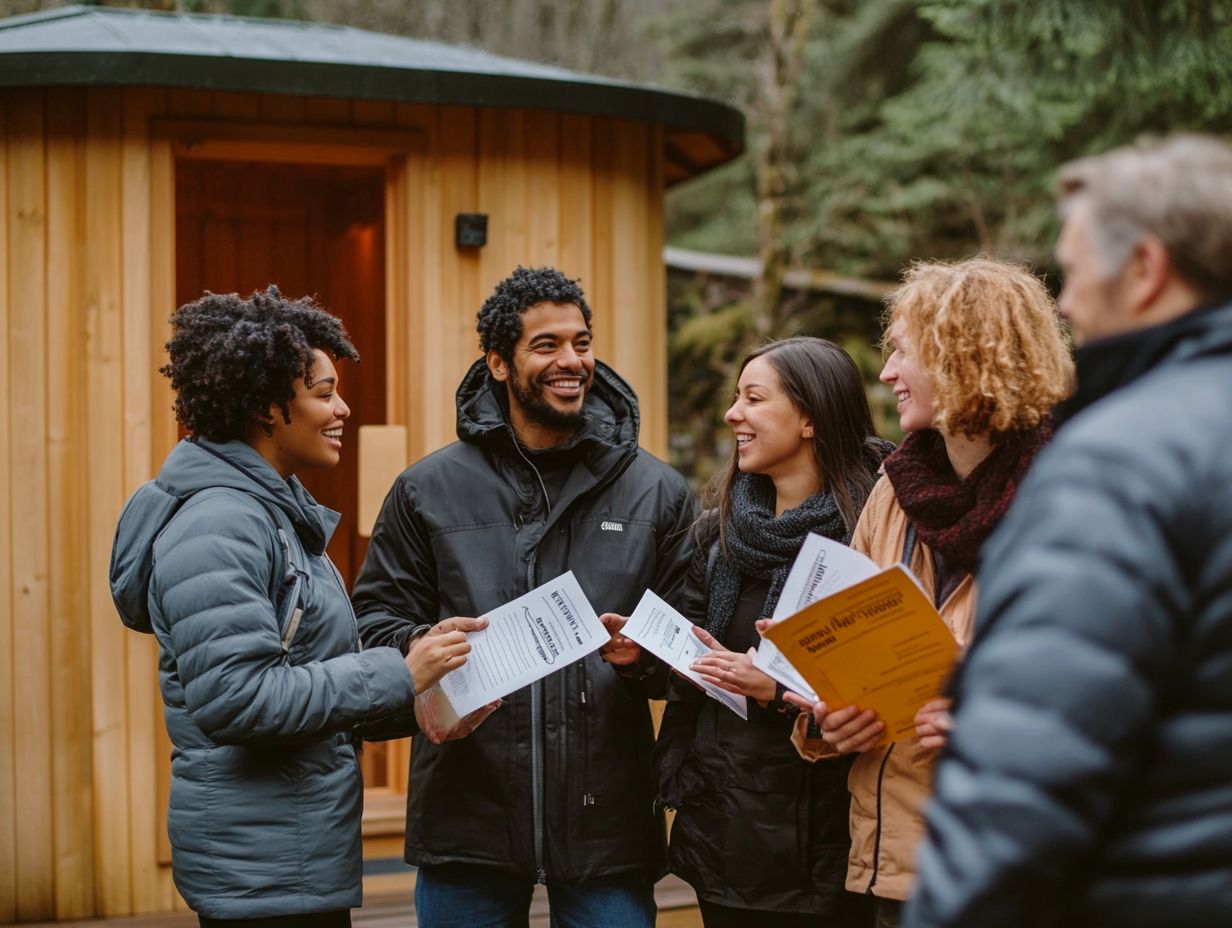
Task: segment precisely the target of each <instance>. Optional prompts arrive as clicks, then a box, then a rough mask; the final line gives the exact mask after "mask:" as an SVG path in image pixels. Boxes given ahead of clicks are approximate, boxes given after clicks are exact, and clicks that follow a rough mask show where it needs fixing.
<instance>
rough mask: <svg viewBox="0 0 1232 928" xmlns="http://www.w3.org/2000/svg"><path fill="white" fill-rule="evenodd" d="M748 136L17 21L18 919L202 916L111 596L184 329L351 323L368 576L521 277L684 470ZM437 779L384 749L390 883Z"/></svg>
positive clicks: (3, 363) (475, 71)
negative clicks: (260, 291)
mask: <svg viewBox="0 0 1232 928" xmlns="http://www.w3.org/2000/svg"><path fill="white" fill-rule="evenodd" d="M742 145H743V122H742V119H741V117H740V115H739V114H738V113H737V112H736V111H734V110H732V109H730V108H728V107H726V106H723V105H721V104H718V103H715V102H712V101H708V100H703V99H698V98H694V97H689V96H684V95H681V94H675V93H668V92H666V91H663V90H659V89H656V88H651V87H643V86H637V85H633V84H628V83H623V82H619V81H613V80H608V79H605V78H599V77H594V76H589V75H583V74H575V73H571V72H566V71H562V70H560V69H557V68H552V67H548V66H544V65H539V64H534V63H530V62H525V61H515V60H510V59H504V58H499V57H496V56H493V55H489V54H486V53H483V52H480V51H476V50H474V49H468V48H458V47H451V46H447V45H442V44H439V43H433V42H426V41H414V40H410V39H406V38H401V37H396V36H389V35H378V34H373V33H368V32H362V31H358V30H355V29H347V28H341V27H336V26H328V25H320V24H304V23H298V22H274V21H263V20H249V19H238V18H231V17H210V16H191V15H177V14H165V13H153V12H144V11H135V10H126V9H125V10H122V9H108V8H95V7H89V8H65V9H59V10H54V11H50V12H46V13H40V14H35V15H31V16H22V17H14V18H11V19H6V20H0V371H3V373H4V376H5V378H6V386H5V389H4V390H3V395H2V397H0V411H2V413H3V415H2V417H0V423H2V424H0V445H2V448H3V453H0V527H2V528H3V532H2V533H0V590H2V591H3V595H4V600H3V605H2V607H0V642H3V647H2V649H0V923H2V922H13V921H25V920H35V919H65V918H79V917H88V916H102V915H120V914H126V913H142V912H157V911H167V910H171V909H174V908H176V907H177V906H182V903H181V902H180V901H179V900H178V898H177V896H176V893H175V890H174V888H173V886H172V882H171V875H170V866H169V861H170V855H169V846H168V842H167V839H166V834H165V821H164V809H165V804H166V791H167V779H168V768H169V756H168V755H169V748H168V745H167V742H166V738H165V735H164V732H163V725H162V713H161V701H160V699H159V695H158V690H157V684H156V674H155V645H154V641H153V639H152V638H150V637H146V636H142V635H138V634H136V633H133V632H130V631H127V630H125V629H124V628H123V627H122V626H121V624H120V622H119V620H118V618H117V616H116V614H115V611H114V609H113V607H112V604H111V599H110V595H109V593H108V587H107V562H108V554H109V550H110V546H111V540H112V534H113V531H114V528H115V523H116V517H117V515H118V513H119V511H120V507H121V505H122V504H123V502H124V500H125V499H126V498H127V496H128V494H129V493H130V492H131V491H132V490H133V489H134V488H135V487H136V486H137V485H138V484H139V483H141V482H142V481H144V480H146V479H148V478H149V477H151V476H152V475H153V473H154V472H155V470H156V468H157V467H158V465H159V464H160V463H161V461H162V459H163V457H164V456H165V455H166V453H167V452H168V450H169V449H170V448H171V446H172V445H173V444H174V442H175V441H176V440H177V436H178V431H177V425H176V422H175V420H174V417H173V415H172V411H171V394H170V391H169V389H168V387H167V384H166V383H165V382H164V379H163V378H162V377H161V376H160V375H159V374H158V373H157V369H158V367H159V366H160V365H161V364H162V363H163V358H164V351H163V344H164V342H165V341H166V336H167V317H168V315H169V313H170V312H171V310H172V309H173V308H174V307H175V306H177V305H178V304H180V303H183V302H185V301H187V300H190V299H193V298H195V297H196V296H198V295H200V293H201V292H202V291H203V290H205V289H209V290H214V291H220V292H227V291H233V290H234V291H239V292H241V293H247V292H250V291H252V290H254V289H256V288H261V287H264V286H266V285H267V284H269V283H271V282H274V283H277V284H278V285H279V286H280V288H281V289H282V291H283V292H284V293H286V294H288V295H296V296H298V295H300V294H304V293H315V294H318V295H319V297H320V300H321V302H322V303H323V304H324V305H326V306H327V307H329V308H331V309H332V310H333V311H334V312H336V313H337V314H339V315H340V316H342V318H343V319H344V320H345V322H346V324H347V326H348V327H349V329H350V330H351V332H352V333H353V335H354V337H355V341H356V343H357V346H358V347H359V350H360V352H361V353H362V355H363V363H362V364H361V365H358V366H357V365H350V366H347V367H346V368H345V369H344V371H343V375H344V377H345V378H346V381H345V383H346V393H347V398H348V400H349V401H350V403H351V406H352V409H353V410H354V414H353V417H352V423H353V424H359V425H361V426H362V425H367V426H386V427H387V428H385V429H380V428H376V429H372V430H370V431H369V432H368V434H370V435H371V436H372V442H371V443H370V444H371V447H369V448H368V449H367V451H368V454H369V457H370V458H371V460H369V461H365V460H364V454H365V451H364V449H362V448H361V449H356V448H355V446H354V445H353V444H352V445H351V446H349V447H348V449H347V451H346V453H345V455H344V462H345V463H344V464H343V465H342V466H341V467H339V468H338V469H337V471H336V472H334V473H332V474H330V475H328V477H327V478H325V479H322V480H319V481H316V482H314V483H313V484H312V489H313V491H314V492H315V493H316V494H317V496H318V498H320V499H322V500H323V501H324V502H326V503H327V504H328V505H330V506H332V507H334V508H335V509H338V510H340V511H341V512H343V513H344V514H345V521H344V523H343V527H342V529H341V530H340V531H339V533H338V535H337V537H336V544H335V546H334V548H333V554H334V555H335V560H336V561H337V563H338V564H339V566H340V567H341V569H342V570H343V571H344V572H345V573H346V574H347V575H348V576H353V575H354V571H355V569H356V567H357V565H358V564H359V562H360V560H361V559H362V556H363V551H364V544H365V539H364V537H363V532H362V529H363V525H362V524H361V523H360V522H359V520H357V518H356V513H357V512H358V511H359V508H360V507H359V506H358V504H357V497H358V495H359V489H360V483H361V480H360V473H361V471H364V472H365V473H367V472H368V471H367V470H365V468H375V472H376V473H378V474H385V475H386V479H387V478H388V475H390V474H392V472H395V471H396V470H397V469H399V468H400V467H401V466H403V465H404V464H406V463H408V462H410V461H412V460H415V459H417V458H418V457H420V456H421V455H423V454H425V453H426V452H429V451H431V450H433V449H435V448H437V447H439V446H441V445H443V444H445V443H447V442H449V441H451V440H452V439H453V437H454V406H453V395H454V390H455V388H456V386H457V384H458V382H459V380H460V378H461V375H462V373H463V372H464V371H465V370H466V368H467V366H468V365H469V364H470V363H471V362H472V361H473V360H474V359H475V358H477V357H478V355H479V351H478V343H477V336H476V334H475V330H474V320H475V313H476V311H477V309H478V307H479V305H480V303H481V302H482V300H483V299H484V297H485V296H486V295H487V293H488V292H490V290H491V288H492V286H493V285H494V284H495V283H496V282H497V281H498V280H500V279H501V278H503V277H504V276H506V275H507V274H508V273H509V271H511V270H512V269H513V267H514V266H516V265H518V264H525V265H540V264H550V265H555V266H557V267H560V268H561V269H563V270H564V271H566V272H567V273H568V274H569V275H570V276H574V277H579V278H581V281H582V284H583V286H584V288H585V289H586V292H587V295H588V297H589V299H590V302H591V304H592V306H593V307H594V308H595V330H596V349H597V353H598V354H599V356H600V357H601V358H602V359H604V360H605V361H607V362H609V363H611V364H612V365H613V366H614V367H615V368H616V369H617V370H619V371H620V372H621V373H623V374H624V375H625V376H626V377H627V378H628V379H629V380H630V381H631V382H632V383H633V385H634V387H635V388H636V389H637V391H638V393H639V395H640V397H641V402H642V415H643V419H642V422H643V426H642V428H643V431H642V438H643V443H644V444H645V445H646V447H648V448H649V449H650V450H652V451H655V452H657V453H659V454H663V453H664V452H665V451H666V439H667V423H666V421H665V417H666V407H667V404H666V379H667V367H666V348H665V343H666V338H667V329H666V318H665V314H666V310H665V282H664V281H665V277H664V273H665V272H664V264H663V245H664V239H663V196H664V189H665V188H666V187H667V186H669V185H671V184H674V183H678V182H681V181H684V180H687V179H688V178H690V177H692V176H695V175H696V174H698V173H700V172H702V171H705V170H707V169H708V168H710V167H713V166H715V165H718V164H721V163H723V162H725V161H727V160H729V159H731V158H733V157H735V156H736V155H737V154H738V153H739V152H740V151H741V148H742ZM475 216H480V217H486V223H487V228H486V238H485V236H484V235H483V234H481V233H480V230H478V229H477V228H476V222H475V220H474V217H475ZM481 221H482V220H481ZM398 427H400V428H401V430H399V428H398ZM361 444H362V442H361ZM373 449H378V450H379V452H380V453H379V454H377V452H376V451H374V450H373ZM378 457H379V458H380V460H379V461H376V458H378ZM391 467H392V470H391V469H390V468H391ZM384 489H385V487H383V486H381V487H377V488H376V489H375V490H374V489H373V487H372V486H369V487H368V490H367V491H366V492H367V494H368V497H372V496H373V494H374V493H376V495H377V496H378V497H379V496H380V495H383V492H384ZM368 508H369V509H370V508H371V502H370V500H369V504H368ZM407 759H408V749H407V747H406V746H405V745H394V746H392V747H389V748H383V749H382V748H377V749H373V750H370V751H368V752H366V754H365V777H366V783H367V787H368V789H367V809H368V811H367V814H366V816H365V826H364V827H365V853H366V856H367V857H368V858H369V862H370V863H372V864H373V865H374V866H373V867H372V871H373V872H377V871H379V870H381V866H379V865H380V864H381V863H382V862H385V863H388V864H389V865H390V866H394V864H393V863H392V862H393V861H396V860H397V859H398V858H400V857H401V844H402V834H401V832H402V827H403V826H402V818H403V811H404V801H405V800H404V795H403V793H404V791H405V789H406V784H405V770H406V764H407Z"/></svg>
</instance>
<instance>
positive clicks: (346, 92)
mask: <svg viewBox="0 0 1232 928" xmlns="http://www.w3.org/2000/svg"><path fill="white" fill-rule="evenodd" d="M68 86H76V87H83V86H84V87H92V86H93V87H105V86H106V87H110V86H121V87H151V86H152V87H176V88H191V89H204V90H221V91H240V92H254V93H273V94H290V95H298V96H325V97H345V98H348V99H362V100H386V101H395V102H415V103H431V104H437V105H441V106H492V107H515V108H524V109H537V110H550V111H555V112H562V113H582V114H588V115H594V116H609V117H613V118H616V119H630V120H635V121H640V122H651V123H657V124H660V125H662V126H664V127H665V128H666V129H667V131H668V134H669V136H670V135H671V134H672V133H674V132H679V133H696V132H702V133H705V134H706V135H708V136H710V137H711V138H712V139H713V140H714V141H715V142H716V143H717V146H718V151H721V152H722V156H717V153H716V156H715V157H714V158H713V159H706V160H707V161H709V163H696V162H694V161H690V162H689V163H687V164H681V165H677V166H676V167H677V170H676V171H675V172H673V178H672V180H673V181H679V180H683V179H684V176H681V175H682V173H683V174H685V175H687V176H690V177H691V176H694V175H696V174H699V173H701V172H703V171H705V170H708V169H709V168H711V167H714V166H715V165H717V164H721V163H723V162H724V161H728V160H730V159H732V158H735V157H736V156H738V155H739V154H740V153H741V152H742V151H743V150H744V117H743V116H742V115H741V114H740V113H739V112H738V111H737V110H734V109H732V108H731V107H728V106H725V105H724V104H721V103H717V102H715V101H712V100H706V99H703V98H700V97H688V96H684V95H681V94H676V93H671V92H668V91H661V90H655V89H652V88H642V87H633V86H628V85H620V84H602V83H575V82H570V81H561V80H551V79H546V78H535V77H524V76H513V75H501V74H483V73H473V72H462V71H443V70H430V69H418V68H396V67H389V66H384V65H355V64H348V63H336V62H312V61H279V60H273V59H259V58H228V57H217V56H213V55H183V54H166V53H160V52H114V51H97V52H92V51H81V52H61V53H55V54H50V53H48V52H46V51H42V52H29V53H23V52H16V53H9V54H5V55H0V87H68ZM669 158H670V153H669ZM681 169H683V170H681Z"/></svg>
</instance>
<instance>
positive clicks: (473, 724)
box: [415, 686, 501, 744]
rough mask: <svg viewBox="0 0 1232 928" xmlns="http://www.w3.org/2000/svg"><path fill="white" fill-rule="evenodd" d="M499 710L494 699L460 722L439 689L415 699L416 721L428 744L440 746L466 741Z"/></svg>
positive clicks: (426, 691)
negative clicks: (445, 742)
mask: <svg viewBox="0 0 1232 928" xmlns="http://www.w3.org/2000/svg"><path fill="white" fill-rule="evenodd" d="M500 707H501V701H500V700H499V699H497V700H494V701H493V702H490V703H488V704H487V705H486V706H480V707H479V708H478V709H476V710H475V711H474V712H472V713H470V714H469V715H467V716H464V717H463V718H458V716H457V715H456V714H455V713H454V711H453V707H452V706H451V705H450V704H449V700H448V699H446V698H445V696H444V695H443V694H442V693H441V688H440V687H439V686H434V687H432V688H431V689H428V690H425V691H424V692H422V693H419V694H417V695H416V696H415V721H416V722H417V723H418V725H419V730H420V731H422V732H423V733H424V734H425V735H427V737H428V740H429V741H431V742H432V743H433V744H440V743H441V742H443V741H456V740H457V739H459V738H465V737H466V736H467V735H469V734H470V733H471V732H473V731H474V730H475V729H476V728H478V727H479V726H480V724H482V723H483V720H484V719H486V718H487V717H488V716H489V715H491V714H492V713H493V712H495V711H496V710H497V709H499V708H500Z"/></svg>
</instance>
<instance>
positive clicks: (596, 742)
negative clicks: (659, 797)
mask: <svg viewBox="0 0 1232 928" xmlns="http://www.w3.org/2000/svg"><path fill="white" fill-rule="evenodd" d="M503 389H504V388H503V386H500V385H494V382H493V381H492V380H491V378H490V377H489V375H488V371H487V367H486V365H485V363H484V362H483V361H482V360H480V361H478V362H476V363H475V365H474V366H473V367H472V368H471V370H470V371H469V372H468V373H467V375H466V377H465V378H464V379H463V381H462V384H461V386H460V387H459V388H458V394H457V406H458V437H459V438H460V439H461V440H460V441H458V442H455V443H454V444H452V445H449V446H448V447H446V448H444V449H442V450H440V451H438V452H436V453H434V454H431V455H429V456H427V457H426V458H424V459H423V460H421V461H419V462H418V463H416V464H414V465H413V466H411V467H410V468H409V469H407V470H406V471H405V472H403V473H402V474H401V475H400V476H399V477H398V479H397V480H396V481H395V483H394V486H393V488H392V489H391V490H390V492H389V495H388V497H387V498H386V500H385V503H384V506H383V508H382V510H381V514H380V516H379V517H378V519H377V522H376V526H375V528H374V530H373V534H372V540H371V544H370V546H369V548H368V554H367V557H366V559H365V561H364V565H363V569H362V570H361V571H360V575H359V578H358V580H357V581H356V585H355V592H354V597H353V599H354V603H355V609H356V613H357V614H358V616H359V625H360V633H361V636H362V638H363V641H364V644H365V646H366V647H372V646H375V645H389V644H392V645H395V646H398V647H401V648H402V649H403V650H405V649H406V646H407V642H408V640H409V637H410V635H411V633H412V632H413V630H414V628H415V627H416V626H418V625H419V624H421V623H424V622H436V621H439V620H440V619H443V618H447V617H449V616H455V615H460V616H477V615H482V614H483V613H484V612H486V611H489V610H491V609H492V608H494V607H496V606H499V605H501V604H502V603H505V602H507V601H509V600H511V599H513V598H515V597H517V596H519V595H521V594H523V593H525V592H527V591H528V590H530V589H532V588H533V587H535V586H536V585H538V584H540V583H542V582H545V581H547V580H550V579H552V578H553V577H555V576H557V575H559V574H561V573H563V572H565V571H567V570H572V571H573V572H574V575H575V576H576V577H577V580H578V582H579V584H580V585H581V587H582V589H583V591H585V593H586V596H587V598H588V599H589V600H590V602H591V603H592V605H593V606H594V607H595V610H596V611H597V612H600V613H602V612H616V613H619V614H621V615H628V614H629V613H630V612H632V610H633V608H634V607H635V606H636V605H637V602H638V600H639V599H640V598H641V595H642V593H643V592H644V591H645V590H646V589H647V588H649V589H652V590H654V591H655V592H656V593H657V594H659V595H660V596H662V597H663V598H665V599H666V600H667V601H668V602H675V601H677V600H678V598H679V596H680V593H681V587H682V584H683V581H684V575H685V572H686V570H687V568H688V563H689V557H690V554H691V551H692V538H691V532H690V531H689V526H690V525H691V523H692V521H693V518H694V514H695V507H694V502H693V498H692V494H691V493H690V491H689V488H688V485H687V484H686V483H685V481H684V480H683V478H681V477H680V475H679V474H677V473H676V472H675V471H673V470H672V469H671V468H670V467H668V466H667V465H666V464H664V463H663V462H661V461H659V460H658V459H656V458H654V457H653V456H651V455H649V454H647V453H646V452H645V451H642V450H640V449H639V448H638V443H637V437H638V408H637V398H636V397H635V395H634V394H633V391H632V390H631V389H630V388H629V386H628V385H627V384H626V383H625V382H624V381H623V380H621V379H620V378H619V377H618V376H617V375H616V374H615V373H614V372H613V371H612V370H611V369H610V368H608V367H606V366H605V365H603V364H598V365H596V370H595V379H594V382H593V384H592V386H591V388H590V390H589V392H588V393H587V398H586V419H585V424H584V425H583V427H582V429H581V431H580V432H579V433H578V435H576V436H575V437H574V438H573V439H572V440H571V442H570V443H569V444H568V445H567V446H566V447H568V448H571V449H573V450H574V451H575V452H576V455H577V461H576V463H575V465H574V466H573V469H572V471H571V472H570V474H569V476H568V477H567V479H566V480H565V481H564V484H563V488H562V489H561V490H560V493H559V495H558V496H557V498H556V499H555V500H554V502H553V503H552V504H551V505H550V506H549V505H548V503H547V500H546V499H545V491H544V488H543V485H542V482H541V480H540V478H539V476H538V474H537V473H536V471H535V470H534V468H533V467H532V466H531V464H530V462H529V461H528V459H527V456H526V455H525V453H524V452H523V451H522V449H521V448H520V447H519V446H518V445H517V443H516V441H515V439H514V434H513V431H512V429H511V428H510V426H509V425H508V422H507V415H506V411H505V407H504V403H503V396H502V394H501V392H499V391H503ZM665 684H666V672H665V671H664V670H662V668H661V667H660V666H659V665H657V664H655V662H653V660H648V661H646V662H645V664H644V666H643V667H639V668H636V669H635V670H634V672H633V673H632V674H628V675H622V674H621V673H618V672H617V671H616V669H615V668H613V667H611V666H609V665H608V664H606V663H604V662H603V660H602V659H601V657H600V655H599V654H598V653H597V652H596V653H593V654H591V655H589V656H588V657H587V658H585V659H584V660H582V661H578V662H577V663H575V664H573V665H570V666H568V667H565V668H563V669H562V670H560V671H558V672H556V673H554V674H552V675H551V676H549V677H547V678H546V679H544V680H541V681H539V682H538V683H535V684H532V685H531V686H529V687H526V688H524V689H521V690H519V691H517V692H515V693H513V694H512V695H511V696H510V697H508V698H507V699H506V700H505V704H504V705H503V706H502V707H501V708H500V709H499V710H497V711H496V712H495V713H494V714H493V715H492V716H491V717H490V718H489V719H488V720H487V721H486V722H484V723H483V725H481V726H480V727H479V728H478V729H477V730H476V731H475V732H474V733H473V734H471V735H470V736H469V737H467V738H464V739H461V740H459V741H453V742H448V743H446V744H443V745H434V744H432V743H431V742H429V741H428V740H427V739H426V738H425V737H423V736H422V735H419V736H416V738H415V741H414V745H413V748H412V755H411V777H410V800H409V806H408V809H407V829H406V859H407V861H408V862H410V863H413V864H416V865H421V866H422V865H432V864H444V863H467V864H481V865H489V866H492V867H496V868H499V869H501V870H503V871H506V872H509V873H513V874H517V875H522V876H526V877H531V878H538V879H541V880H542V879H544V878H547V877H550V878H552V879H554V880H561V881H581V880H585V879H588V878H592V877H597V876H610V875H616V874H621V873H634V872H643V873H646V874H647V875H648V876H650V877H653V878H657V877H658V876H660V875H661V874H662V873H663V872H664V847H663V823H662V819H661V817H660V816H659V815H658V814H657V813H656V812H655V811H654V796H655V787H654V780H653V777H652V774H651V769H650V751H651V747H652V743H653V731H652V727H651V719H650V712H649V707H648V705H647V702H646V700H647V697H648V696H661V695H662V694H663V690H664V687H665Z"/></svg>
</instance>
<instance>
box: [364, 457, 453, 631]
mask: <svg viewBox="0 0 1232 928" xmlns="http://www.w3.org/2000/svg"><path fill="white" fill-rule="evenodd" d="M351 601H352V603H353V604H354V606H355V615H356V617H357V618H358V621H359V635H360V638H361V640H362V641H363V643H364V647H365V648H370V647H378V646H389V647H394V648H397V649H398V650H400V651H401V652H402V653H403V654H405V653H406V652H407V650H408V649H409V647H410V643H411V640H412V638H413V637H414V636H415V634H416V632H417V631H420V630H422V629H423V628H424V627H426V626H428V625H434V624H435V623H436V621H437V617H438V616H437V613H438V611H439V609H440V597H439V596H438V595H437V590H436V561H435V558H434V557H433V556H432V546H431V543H430V541H429V538H428V531H427V528H426V527H425V526H424V525H423V521H422V520H421V519H420V517H419V515H418V513H416V511H415V507H414V502H413V500H412V489H411V485H410V482H409V480H408V479H407V476H406V475H405V474H403V475H402V476H400V477H399V478H398V479H397V480H395V481H394V485H393V486H392V487H391V488H390V490H389V494H388V495H387V496H386V497H385V502H384V503H383V504H382V505H381V512H380V514H379V515H378V516H377V520H376V525H375V526H373V529H372V538H371V539H370V540H369V542H368V553H367V554H366V555H365V557H364V563H363V566H362V567H361V568H360V571H359V576H358V577H357V578H356V580H355V589H354V592H353V593H352V596H351Z"/></svg>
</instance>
